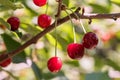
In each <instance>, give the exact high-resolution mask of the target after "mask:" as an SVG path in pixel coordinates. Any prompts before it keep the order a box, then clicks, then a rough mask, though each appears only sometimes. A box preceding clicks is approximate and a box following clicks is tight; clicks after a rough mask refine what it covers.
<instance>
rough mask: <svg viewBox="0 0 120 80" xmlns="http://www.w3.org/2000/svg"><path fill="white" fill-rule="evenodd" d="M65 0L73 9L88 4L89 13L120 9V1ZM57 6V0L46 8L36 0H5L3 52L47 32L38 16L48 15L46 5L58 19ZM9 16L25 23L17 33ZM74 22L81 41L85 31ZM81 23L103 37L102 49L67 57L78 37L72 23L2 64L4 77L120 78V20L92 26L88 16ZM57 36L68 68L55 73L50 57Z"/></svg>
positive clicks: (1, 4)
mask: <svg viewBox="0 0 120 80" xmlns="http://www.w3.org/2000/svg"><path fill="white" fill-rule="evenodd" d="M63 3H64V4H65V5H66V6H67V7H68V8H71V9H72V10H73V11H74V10H75V9H76V8H77V7H82V8H83V7H84V9H85V14H92V13H108V14H109V13H119V12H120V7H119V6H120V0H63ZM57 5H58V3H57V2H56V0H49V1H48V5H45V6H43V7H38V6H36V5H34V3H33V1H32V0H0V53H1V54H2V53H5V52H10V51H12V50H15V49H16V48H17V47H19V46H20V45H22V44H24V43H25V42H26V41H28V40H29V39H31V38H32V37H33V36H35V35H36V34H37V33H39V32H41V31H43V29H41V28H40V27H39V26H37V17H38V16H39V15H40V14H44V13H45V11H46V7H47V6H48V10H47V14H48V15H50V16H51V18H52V23H53V22H54V21H55V14H56V13H57V12H56V11H57ZM68 12H69V13H71V11H69V10H68ZM10 16H17V17H19V19H20V21H21V24H20V28H19V30H18V31H17V32H12V31H10V27H9V25H8V23H7V22H6V20H7V19H8V18H9V17H10ZM65 16H67V14H66V13H65V12H64V11H62V12H61V18H62V17H65ZM72 21H73V23H74V24H73V25H74V26H75V31H76V39H77V42H78V43H80V42H81V40H82V37H83V36H84V32H83V30H82V28H81V25H80V24H79V22H78V21H76V20H74V19H73V20H72ZM82 22H83V25H84V27H85V29H86V31H87V32H89V31H92V32H95V33H96V34H97V36H98V37H99V44H98V45H97V48H95V49H92V50H85V55H84V57H83V58H82V59H80V60H72V59H70V58H69V57H68V55H67V51H66V48H67V45H68V44H70V43H72V42H73V40H74V38H73V31H72V24H71V22H70V21H68V22H65V23H64V24H62V25H60V26H59V27H58V28H57V33H55V30H53V31H51V32H50V33H48V34H46V35H45V36H44V37H42V38H41V39H39V40H38V42H37V43H36V44H32V45H30V46H29V47H27V48H26V49H25V50H24V51H23V52H21V53H20V54H18V55H16V56H15V57H13V63H11V64H10V65H9V66H8V67H6V68H2V67H0V80H120V19H119V18H118V19H117V20H116V21H115V20H112V19H99V20H98V19H93V20H92V23H91V24H88V22H89V20H87V19H86V20H85V19H84V20H82ZM56 34H57V36H58V37H57V40H58V47H57V48H58V49H57V55H58V56H59V57H60V58H61V59H62V61H63V66H62V69H61V70H60V71H59V72H58V73H51V72H50V71H49V70H48V69H47V61H48V59H49V58H51V57H53V56H54V54H55V36H56Z"/></svg>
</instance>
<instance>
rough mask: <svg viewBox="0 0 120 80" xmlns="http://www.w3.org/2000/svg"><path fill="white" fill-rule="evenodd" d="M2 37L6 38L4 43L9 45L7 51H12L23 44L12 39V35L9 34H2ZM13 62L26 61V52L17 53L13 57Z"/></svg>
mask: <svg viewBox="0 0 120 80" xmlns="http://www.w3.org/2000/svg"><path fill="white" fill-rule="evenodd" d="M2 38H3V40H4V43H5V45H6V47H7V51H8V52H11V51H13V50H15V49H17V48H18V47H19V46H20V45H21V44H20V43H18V42H17V41H15V40H14V39H12V37H11V36H9V35H8V34H2ZM12 60H13V63H20V62H26V53H25V52H24V51H22V52H21V53H19V54H17V55H16V56H14V57H13V58H12Z"/></svg>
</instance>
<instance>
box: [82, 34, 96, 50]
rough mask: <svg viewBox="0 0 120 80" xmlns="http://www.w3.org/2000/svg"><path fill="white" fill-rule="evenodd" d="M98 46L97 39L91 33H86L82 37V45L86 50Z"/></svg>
mask: <svg viewBox="0 0 120 80" xmlns="http://www.w3.org/2000/svg"><path fill="white" fill-rule="evenodd" d="M97 44H98V37H97V35H96V34H95V33H93V32H88V33H86V34H85V35H84V37H83V45H84V47H85V48H87V49H93V48H95V47H96V46H97Z"/></svg>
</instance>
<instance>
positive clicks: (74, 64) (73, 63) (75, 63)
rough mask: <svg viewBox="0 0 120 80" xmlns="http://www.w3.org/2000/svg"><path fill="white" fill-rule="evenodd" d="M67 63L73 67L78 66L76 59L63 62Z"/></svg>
mask: <svg viewBox="0 0 120 80" xmlns="http://www.w3.org/2000/svg"><path fill="white" fill-rule="evenodd" d="M65 63H66V64H68V65H71V66H74V67H78V66H79V62H78V61H66V62H65Z"/></svg>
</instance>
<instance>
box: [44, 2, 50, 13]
mask: <svg viewBox="0 0 120 80" xmlns="http://www.w3.org/2000/svg"><path fill="white" fill-rule="evenodd" d="M48 5H49V0H47V5H46V10H45V14H47V12H48Z"/></svg>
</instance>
